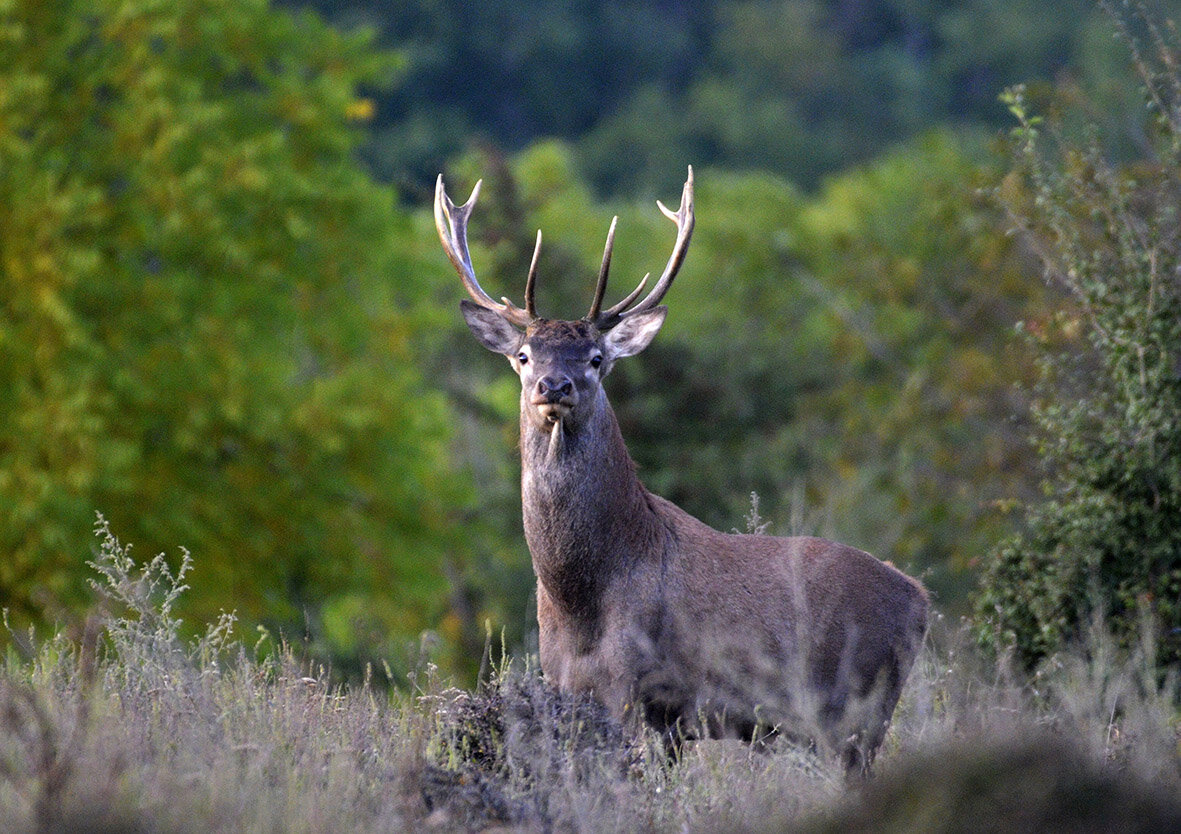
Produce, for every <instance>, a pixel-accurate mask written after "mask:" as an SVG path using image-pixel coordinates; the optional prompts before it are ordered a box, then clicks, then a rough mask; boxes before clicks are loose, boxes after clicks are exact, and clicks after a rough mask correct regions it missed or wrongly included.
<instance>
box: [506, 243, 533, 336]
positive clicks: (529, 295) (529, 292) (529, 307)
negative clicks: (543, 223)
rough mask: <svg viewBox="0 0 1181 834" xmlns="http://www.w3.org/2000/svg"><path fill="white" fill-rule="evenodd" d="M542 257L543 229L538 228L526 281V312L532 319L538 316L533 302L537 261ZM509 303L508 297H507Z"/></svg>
mask: <svg viewBox="0 0 1181 834" xmlns="http://www.w3.org/2000/svg"><path fill="white" fill-rule="evenodd" d="M540 257H541V229H538V230H537V245H536V246H534V247H533V260H531V261H530V262H529V278H528V279H527V280H526V281H525V312H526V313H528V314H529V317H530V318H531V319H535V318H537V307H536V305H535V304H534V303H533V290H534V288H535V287H536V286H537V261H538V259H539V258H540ZM505 303H506V304H507V303H508V299H507V298H506V299H505Z"/></svg>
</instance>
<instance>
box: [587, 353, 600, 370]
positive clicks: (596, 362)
mask: <svg viewBox="0 0 1181 834" xmlns="http://www.w3.org/2000/svg"><path fill="white" fill-rule="evenodd" d="M590 363H591V367H592V368H597V367H599V366H600V365H602V364H603V354H601V353H596V354H595V355H594V356H592V357H591V361H590Z"/></svg>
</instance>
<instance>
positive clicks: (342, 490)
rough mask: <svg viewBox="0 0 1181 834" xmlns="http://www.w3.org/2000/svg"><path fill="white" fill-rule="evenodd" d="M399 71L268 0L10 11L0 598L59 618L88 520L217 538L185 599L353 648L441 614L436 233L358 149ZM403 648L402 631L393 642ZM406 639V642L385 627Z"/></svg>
mask: <svg viewBox="0 0 1181 834" xmlns="http://www.w3.org/2000/svg"><path fill="white" fill-rule="evenodd" d="M396 66H397V61H396V60H395V59H394V58H393V57H391V56H388V55H384V54H381V53H378V52H376V51H374V50H373V48H372V38H371V36H370V35H368V34H364V33H360V34H351V35H342V34H340V33H339V32H336V31H334V30H333V29H331V28H328V27H327V26H325V25H324V24H323V23H321V22H320V21H319V20H318V19H316V18H315V17H313V16H311V15H309V14H302V15H299V16H292V15H289V14H286V13H281V12H275V11H272V10H270V9H269V8H268V6H267V3H266V2H265V0H247V2H238V3H224V2H216V1H215V0H182V1H181V2H177V1H176V0H167V2H164V1H163V0H161V1H160V2H155V1H154V0H143V2H137V3H122V2H115V0H72V2H53V3H42V2H37V1H36V0H14V1H13V2H7V3H3V4H0V91H2V93H0V293H2V294H3V296H4V306H3V308H2V309H0V392H3V394H2V395H0V494H2V495H3V499H2V500H0V552H2V554H3V558H0V604H2V605H3V606H4V607H5V608H8V609H11V610H12V612H13V616H14V617H16V618H17V619H18V620H24V619H28V618H33V617H36V616H37V615H38V614H39V612H42V611H45V610H48V611H49V613H50V616H52V617H58V616H64V615H65V614H66V613H67V612H68V609H69V608H70V607H71V606H74V605H77V604H79V603H80V602H81V601H82V600H83V599H84V597H83V596H82V593H81V592H82V589H83V581H82V576H81V570H80V568H81V556H82V554H85V553H86V551H87V541H88V540H89V529H90V526H91V522H92V519H93V517H94V512H95V510H101V511H102V512H104V513H105V514H106V515H107V516H108V517H109V518H110V519H111V521H112V523H113V524H116V525H118V526H119V527H120V528H121V529H124V530H127V531H128V532H129V534H131V535H132V536H134V537H135V538H136V539H137V540H138V541H141V542H143V543H144V545H145V546H146V547H148V548H150V549H151V550H153V551H157V550H167V551H170V552H171V551H173V550H174V549H175V547H176V545H177V544H179V543H182V542H191V543H194V545H195V546H197V545H199V547H200V549H201V552H202V554H203V557H204V558H203V561H202V563H201V565H200V566H199V567H198V568H196V569H195V573H194V577H193V578H194V580H195V581H197V587H198V588H199V590H198V591H197V592H196V593H195V594H193V595H192V598H191V599H190V600H189V601H188V603H187V605H186V611H187V612H188V613H190V614H193V615H196V616H198V617H208V616H211V615H212V614H215V613H216V612H217V611H218V610H219V609H221V608H223V607H225V608H233V609H237V610H238V611H239V612H240V614H241V616H243V617H244V618H245V619H246V620H247V621H249V622H260V621H265V622H267V623H268V624H270V625H271V626H272V627H275V626H278V627H282V628H285V629H288V630H290V631H293V632H296V633H302V632H303V629H304V626H305V623H306V625H307V627H308V629H309V631H310V637H311V639H312V640H313V641H314V642H313V647H314V648H315V649H317V650H321V651H326V652H337V653H340V654H344V655H352V656H355V655H356V654H358V653H360V652H362V651H363V649H364V646H365V644H366V643H368V642H369V641H371V640H376V643H375V645H381V644H382V641H383V640H386V639H389V637H388V635H390V634H391V633H392V634H393V635H396V636H397V635H401V636H405V635H410V634H417V632H418V631H419V630H420V629H421V628H422V627H423V626H424V625H425V624H426V623H427V622H429V621H431V620H433V619H435V618H436V617H437V616H438V614H439V613H440V608H441V607H442V606H441V604H440V597H441V594H440V591H441V588H442V577H441V576H440V571H439V567H438V566H439V565H440V564H441V562H442V560H443V554H444V553H445V552H447V551H449V550H450V548H451V544H452V542H451V540H450V539H451V533H450V532H449V530H448V526H449V523H448V518H447V513H448V512H449V509H450V508H451V507H454V506H457V505H459V504H461V502H462V496H463V492H462V488H461V487H456V486H453V485H452V479H451V478H449V477H447V475H446V472H447V464H446V440H447V438H446V434H445V432H444V430H443V427H444V426H445V425H446V420H445V419H444V417H445V415H444V411H443V403H442V400H441V399H440V398H439V397H438V396H437V395H435V394H432V393H430V392H429V391H428V390H427V389H426V387H425V385H424V384H423V380H422V379H421V377H420V375H419V372H418V370H417V369H416V367H415V365H414V363H413V361H412V359H413V356H412V348H413V344H414V339H415V338H416V334H417V333H418V331H419V329H420V328H421V327H423V326H425V324H426V320H425V318H424V316H423V315H422V314H421V313H420V312H418V311H419V310H421V309H422V307H421V300H422V298H423V289H424V288H423V286H422V285H421V284H420V283H419V282H418V279H417V278H416V276H417V275H419V274H420V272H421V269H420V266H419V262H418V258H419V255H418V250H417V242H416V241H417V238H416V234H417V230H416V229H415V228H414V227H413V226H412V224H411V223H410V221H409V218H408V217H406V216H404V215H403V214H401V213H399V212H398V211H397V210H396V209H395V207H394V195H393V194H392V193H391V192H390V191H389V190H387V189H385V188H381V187H379V186H377V185H375V184H374V183H373V182H372V180H371V179H370V178H369V177H368V176H367V175H366V174H365V173H364V172H363V171H362V170H361V169H360V168H359V166H358V165H357V164H356V163H355V162H354V161H353V160H352V158H351V154H352V152H353V151H354V150H355V149H356V147H357V145H358V143H359V141H360V139H361V131H360V127H359V124H358V123H357V121H356V118H355V117H357V116H358V115H363V114H364V112H365V107H364V100H362V99H359V98H358V89H359V87H360V86H361V85H379V84H383V83H386V82H387V81H388V79H389V78H390V77H391V73H392V72H393V71H394V69H395V68H396ZM398 639H400V638H398ZM387 645H388V644H387Z"/></svg>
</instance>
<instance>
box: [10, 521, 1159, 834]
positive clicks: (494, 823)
mask: <svg viewBox="0 0 1181 834" xmlns="http://www.w3.org/2000/svg"><path fill="white" fill-rule="evenodd" d="M187 565H188V557H187V554H186V556H185V558H184V560H182V565H181V568H180V569H179V570H178V571H176V572H174V571H172V570H170V569H169V568H168V565H167V563H166V562H165V561H164V559H162V558H157V559H155V560H152V561H150V562H148V563H147V564H145V565H136V564H135V563H134V562H133V560H132V559H131V558H130V556H129V554H128V552H127V550H126V549H125V548H124V547H123V546H122V545H120V543H119V542H118V541H116V540H115V538H114V537H113V536H112V535H111V534H110V531H109V530H107V528H106V526H105V524H101V523H100V528H99V551H98V554H97V556H96V558H95V561H94V563H93V566H94V568H95V570H96V576H97V580H96V583H95V585H96V589H97V590H98V591H100V592H101V594H102V597H103V599H104V600H105V601H104V603H103V606H102V607H101V611H102V612H103V613H96V614H94V615H93V616H92V617H91V618H90V619H89V620H87V621H86V622H85V623H83V624H81V625H79V626H77V627H74V628H67V629H61V630H59V631H58V632H57V633H55V634H54V635H52V636H51V637H48V638H47V639H44V640H40V641H39V640H37V639H35V637H34V636H32V635H26V634H15V635H12V638H13V639H12V640H11V641H10V648H9V651H8V655H7V657H6V659H5V661H4V664H3V668H2V671H0V820H3V824H2V826H0V827H3V829H4V830H5V831H13V832H67V831H69V832H112V834H114V832H207V831H208V832H220V831H225V832H231V831H232V832H339V831H350V832H351V831H356V832H370V831H373V832H383V831H390V832H401V831H481V830H497V831H580V832H581V831H587V832H599V831H609V832H621V831H623V832H627V831H640V832H645V831H651V832H666V831H667V832H671V831H676V832H682V831H689V832H695V831H701V832H706V831H710V832H712V831H723V832H724V831H734V832H738V831H751V832H753V831H768V832H769V831H796V830H798V831H918V830H922V831H984V830H994V831H995V830H1013V831H1017V830H1045V831H1076V830H1094V831H1100V830H1102V831H1107V830H1118V831H1123V830H1126V831H1153V830H1181V806H1179V804H1178V800H1177V797H1178V796H1179V795H1181V752H1179V746H1178V742H1179V735H1178V733H1179V728H1181V721H1179V719H1178V690H1177V681H1176V679H1175V677H1173V676H1172V675H1170V674H1168V673H1166V672H1165V671H1164V670H1161V669H1160V668H1158V667H1157V665H1156V663H1155V659H1154V656H1153V651H1152V647H1153V645H1154V643H1153V638H1152V635H1151V630H1150V629H1147V628H1146V629H1145V636H1144V639H1143V641H1142V643H1141V645H1140V646H1138V647H1137V648H1136V649H1135V650H1134V651H1130V652H1128V651H1120V650H1117V649H1116V648H1115V644H1114V642H1113V641H1112V640H1110V639H1109V638H1108V636H1107V634H1106V630H1105V629H1104V627H1103V624H1102V623H1096V624H1095V626H1094V628H1093V629H1092V633H1091V634H1090V636H1089V638H1088V640H1087V641H1086V643H1085V645H1080V646H1077V647H1075V648H1073V649H1072V650H1071V651H1069V652H1065V653H1062V654H1060V655H1057V656H1055V657H1054V658H1052V659H1051V661H1050V662H1048V663H1046V664H1044V665H1043V666H1042V667H1041V668H1039V669H1038V670H1037V671H1036V672H1034V673H1032V674H1026V673H1024V672H1017V671H1015V670H1013V669H1012V668H1011V667H1010V666H1009V665H1008V664H1007V663H1006V662H1005V661H1004V660H1003V659H1002V660H1000V661H996V660H988V659H985V658H983V657H982V656H981V655H980V654H979V653H978V652H977V651H976V649H975V647H974V643H973V642H972V641H971V639H970V638H969V636H968V629H967V628H966V627H965V626H963V625H962V624H959V623H947V622H943V621H941V620H938V621H936V622H935V623H934V624H933V627H932V631H931V638H930V639H929V641H928V644H927V646H926V647H925V649H924V652H923V654H922V656H921V657H920V660H919V662H918V664H917V665H916V668H915V670H914V672H913V673H912V676H911V679H910V682H909V684H908V685H907V688H906V690H905V692H904V694H903V698H902V701H901V703H900V704H899V708H898V711H897V713H896V715H895V718H894V723H893V726H892V728H891V731H890V733H889V735H888V736H887V739H886V743H885V744H884V746H883V748H882V751H881V753H880V754H879V757H878V762H877V767H876V771H877V775H876V776H875V777H874V778H872V779H871V780H869V781H867V782H865V783H853V784H850V783H848V782H846V780H845V778H844V776H843V773H842V771H841V769H840V767H839V766H838V765H837V764H836V763H835V762H833V761H830V760H829V759H828V758H827V757H826V756H825V755H824V754H823V753H819V752H816V751H814V750H810V749H806V748H801V747H799V746H792V745H791V744H789V743H787V742H782V743H780V742H776V743H773V744H772V745H771V746H770V749H769V750H766V751H755V750H752V749H750V748H749V747H747V746H746V745H743V744H741V743H738V742H701V743H698V744H695V745H690V746H688V747H687V748H686V749H685V751H684V753H683V755H682V756H681V757H680V758H679V759H678V760H675V761H674V760H670V759H669V758H668V757H667V755H666V754H665V751H664V747H663V745H662V743H660V742H659V740H657V739H655V738H653V737H647V736H641V737H638V738H636V737H631V736H629V735H628V734H625V733H624V732H623V731H622V730H621V728H619V727H618V726H617V725H615V724H614V723H613V722H611V721H610V720H609V718H608V717H607V716H606V715H605V714H604V712H603V711H602V710H601V709H600V708H599V707H598V705H596V704H595V703H594V702H592V701H589V700H587V699H580V698H576V697H573V696H570V695H566V694H561V693H558V692H556V691H555V690H553V689H551V688H550V687H549V686H548V685H547V684H546V683H545V681H544V679H543V678H542V676H541V675H540V674H539V672H538V671H537V669H536V667H535V665H533V664H532V663H531V662H530V661H529V660H528V659H524V660H521V659H518V660H510V659H507V658H504V659H502V660H501V661H499V662H497V663H495V664H493V665H492V668H491V670H490V672H489V674H488V675H487V676H486V680H484V681H483V682H482V683H481V684H480V686H478V687H477V688H476V689H475V690H471V691H467V690H461V689H457V688H454V687H452V686H449V685H448V682H447V681H445V680H443V679H442V678H441V676H440V675H439V674H438V672H437V670H436V669H434V668H433V667H432V666H430V665H429V664H424V665H423V666H422V668H421V669H419V670H418V671H417V672H416V673H415V674H414V675H412V676H411V679H410V680H409V681H404V682H394V683H399V684H405V685H401V686H389V685H387V684H388V683H389V682H388V681H386V680H378V679H375V678H374V677H373V676H371V677H370V678H368V679H367V680H365V681H364V682H361V683H358V684H352V685H344V684H338V683H335V682H333V678H332V676H331V674H329V672H328V670H325V669H323V668H319V667H316V666H313V665H309V664H308V663H306V662H304V661H301V660H300V659H299V656H298V652H297V651H296V650H295V649H294V648H293V647H291V646H289V645H286V644H284V643H283V642H281V641H278V642H276V641H273V640H272V639H271V638H270V637H269V636H267V635H263V636H262V638H261V639H260V640H259V641H258V643H257V644H255V645H248V644H247V643H245V642H244V641H243V640H242V638H241V637H239V636H237V635H236V634H235V632H234V623H233V618H232V617H229V616H225V617H223V618H222V619H220V620H219V621H218V622H216V623H213V624H211V625H210V626H209V627H208V628H207V629H206V631H205V632H204V633H203V634H202V635H201V636H200V637H198V638H196V639H186V638H184V637H182V636H181V629H180V623H179V621H178V620H177V619H176V617H175V616H174V614H173V611H172V609H173V604H174V603H175V602H176V600H177V598H178V597H179V595H180V594H181V593H183V591H184V587H185V586H184V574H185V571H186V569H187Z"/></svg>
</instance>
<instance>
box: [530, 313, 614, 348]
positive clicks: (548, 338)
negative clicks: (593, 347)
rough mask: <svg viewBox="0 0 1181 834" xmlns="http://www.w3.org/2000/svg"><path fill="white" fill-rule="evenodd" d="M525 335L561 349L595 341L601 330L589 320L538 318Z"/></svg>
mask: <svg viewBox="0 0 1181 834" xmlns="http://www.w3.org/2000/svg"><path fill="white" fill-rule="evenodd" d="M525 336H526V338H528V339H530V340H531V341H532V340H536V341H538V342H542V343H544V344H545V345H546V346H547V347H550V348H553V349H555V350H561V349H562V348H568V347H571V346H573V345H579V344H585V343H587V342H594V341H596V340H597V339H598V338H599V331H598V330H596V329H595V326H594V325H593V324H591V323H590V322H587V321H556V320H553V319H538V320H536V321H534V322H533V323H532V324H530V325H529V327H528V329H527V330H526V331H525Z"/></svg>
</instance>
